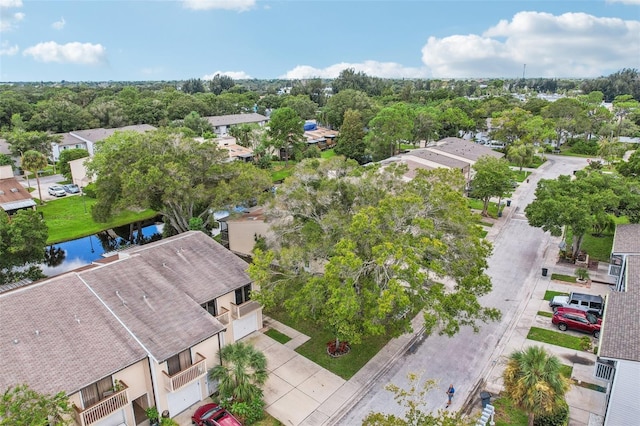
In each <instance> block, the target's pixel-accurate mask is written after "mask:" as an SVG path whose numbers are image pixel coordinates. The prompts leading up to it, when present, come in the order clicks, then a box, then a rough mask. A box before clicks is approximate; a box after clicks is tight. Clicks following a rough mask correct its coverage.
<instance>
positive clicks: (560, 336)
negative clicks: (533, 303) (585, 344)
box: [527, 327, 583, 351]
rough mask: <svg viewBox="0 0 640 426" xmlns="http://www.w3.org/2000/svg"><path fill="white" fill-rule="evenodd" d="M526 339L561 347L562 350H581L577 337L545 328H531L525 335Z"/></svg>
mask: <svg viewBox="0 0 640 426" xmlns="http://www.w3.org/2000/svg"><path fill="white" fill-rule="evenodd" d="M527 339H529V340H535V341H537V342H543V343H549V344H551V345H556V346H562V347H563V348H569V349H575V350H577V351H582V350H583V348H582V343H581V341H580V338H579V337H575V336H571V335H569V334H566V333H561V332H558V331H553V330H547V329H545V328H539V327H531V329H530V330H529V334H527Z"/></svg>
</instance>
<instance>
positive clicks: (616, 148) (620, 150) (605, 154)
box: [598, 138, 627, 163]
mask: <svg viewBox="0 0 640 426" xmlns="http://www.w3.org/2000/svg"><path fill="white" fill-rule="evenodd" d="M598 145H599V147H598V155H599V156H600V158H602V159H603V160H604V161H606V162H607V163H613V162H615V161H617V160H620V159H621V158H622V156H623V155H624V153H625V151H626V149H627V147H626V146H625V144H623V143H620V142H617V141H614V140H612V139H610V138H602V139H600V140H599V141H598Z"/></svg>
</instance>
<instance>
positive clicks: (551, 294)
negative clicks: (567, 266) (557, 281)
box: [543, 275, 569, 300]
mask: <svg viewBox="0 0 640 426" xmlns="http://www.w3.org/2000/svg"><path fill="white" fill-rule="evenodd" d="M552 276H553V275H552ZM568 295H569V294H568V293H565V292H564V291H553V290H547V291H545V292H544V299H543V300H551V299H553V298H554V297H556V296H568Z"/></svg>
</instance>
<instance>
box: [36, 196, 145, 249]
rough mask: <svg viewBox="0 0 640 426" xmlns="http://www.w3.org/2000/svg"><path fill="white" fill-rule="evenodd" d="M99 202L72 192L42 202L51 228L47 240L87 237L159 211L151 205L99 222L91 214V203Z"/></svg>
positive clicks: (50, 242) (51, 242) (50, 241)
mask: <svg viewBox="0 0 640 426" xmlns="http://www.w3.org/2000/svg"><path fill="white" fill-rule="evenodd" d="M85 203H86V210H85ZM95 203H96V200H95V199H93V198H89V197H82V196H68V197H64V198H60V199H57V200H53V201H48V202H47V203H46V204H45V205H43V206H38V208H37V210H38V211H39V212H41V213H42V215H43V217H44V221H45V222H46V224H47V227H48V228H49V239H48V240H47V244H54V243H59V242H61V241H69V240H74V239H76V238H81V237H86V236H88V235H93V234H95V233H96V232H100V231H104V230H105V229H111V228H115V227H117V226H122V225H126V224H129V223H132V222H137V221H140V220H146V219H151V218H153V217H155V216H156V215H157V213H156V212H155V211H153V210H150V209H147V210H143V211H141V212H132V211H124V212H121V213H119V214H117V215H114V216H113V218H111V220H110V221H109V222H105V223H98V222H94V220H93V218H92V217H91V206H93V205H94V204H95ZM85 211H86V212H85Z"/></svg>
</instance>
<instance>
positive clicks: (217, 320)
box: [0, 231, 262, 426]
mask: <svg viewBox="0 0 640 426" xmlns="http://www.w3.org/2000/svg"><path fill="white" fill-rule="evenodd" d="M247 266H248V265H247V264H246V263H245V262H244V261H242V260H241V259H240V258H238V257H237V256H236V255H234V254H233V253H231V252H230V251H229V250H227V249H225V248H224V247H222V246H221V245H220V244H218V243H217V242H215V241H214V240H213V239H211V238H210V237H209V236H207V235H205V234H204V233H202V232H200V231H191V232H186V233H184V234H180V235H177V236H174V237H170V238H167V239H164V240H160V241H157V242H155V243H150V244H147V245H144V246H139V247H134V248H130V249H127V250H124V251H122V252H119V253H118V255H117V256H114V258H113V259H112V260H110V261H107V260H104V261H103V262H101V263H99V264H98V263H96V264H93V265H91V266H89V267H86V268H83V269H82V270H76V271H74V272H70V273H67V274H64V275H60V276H57V277H55V278H51V279H47V280H45V281H40V282H38V283H34V284H32V285H28V286H25V287H21V288H19V289H16V290H12V291H7V292H5V293H2V294H0V312H1V313H2V324H3V326H2V327H0V338H1V339H2V341H3V342H8V343H3V345H0V371H2V373H0V389H2V390H4V389H6V388H8V387H9V386H11V385H15V384H19V383H27V384H29V385H30V386H31V387H32V388H33V389H35V390H37V391H39V392H46V393H54V392H59V391H64V392H66V393H67V395H69V398H70V400H71V401H72V403H73V405H74V417H75V421H76V423H77V424H78V425H82V426H84V425H93V424H96V425H100V426H118V425H122V424H126V425H138V424H143V423H145V422H146V415H145V413H144V409H145V408H147V407H149V406H156V407H157V409H158V410H159V412H163V411H164V410H168V412H169V414H170V415H171V416H175V415H176V414H178V413H180V412H182V411H184V410H185V409H187V408H189V407H190V406H191V405H193V404H196V403H198V402H199V401H202V400H203V399H205V398H206V397H207V396H208V395H210V394H211V393H213V392H214V391H215V389H216V383H214V382H211V381H209V379H208V377H207V371H208V370H209V369H210V368H211V367H213V366H214V365H216V364H218V363H219V362H220V361H219V354H218V351H219V349H220V348H221V347H222V346H224V345H226V344H229V343H233V342H235V341H237V340H238V339H241V338H242V337H244V336H246V335H248V334H249V333H251V332H253V331H255V330H257V329H259V328H261V327H262V308H261V307H260V305H259V304H258V303H256V302H254V301H252V300H251V286H252V283H251V280H250V278H249V276H248V275H247V273H246V268H247Z"/></svg>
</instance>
